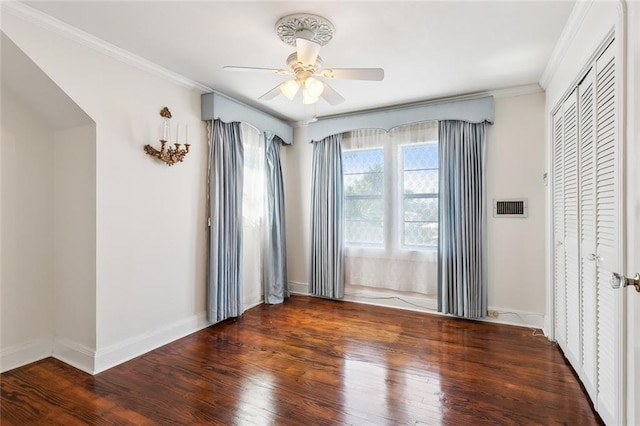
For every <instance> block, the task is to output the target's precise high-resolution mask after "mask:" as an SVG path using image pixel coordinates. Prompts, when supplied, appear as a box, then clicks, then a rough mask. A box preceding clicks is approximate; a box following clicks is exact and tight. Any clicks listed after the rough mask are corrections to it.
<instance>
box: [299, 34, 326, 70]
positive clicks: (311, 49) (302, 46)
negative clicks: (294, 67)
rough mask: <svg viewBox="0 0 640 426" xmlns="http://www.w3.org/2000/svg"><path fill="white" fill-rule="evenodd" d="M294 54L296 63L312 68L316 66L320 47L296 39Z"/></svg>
mask: <svg viewBox="0 0 640 426" xmlns="http://www.w3.org/2000/svg"><path fill="white" fill-rule="evenodd" d="M296 53H297V55H298V62H301V63H302V64H303V65H310V66H313V65H315V64H316V59H318V53H320V45H319V44H318V43H315V42H313V41H309V40H307V39H304V38H296Z"/></svg>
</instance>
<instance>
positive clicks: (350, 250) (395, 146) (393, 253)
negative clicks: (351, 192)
mask: <svg viewBox="0 0 640 426" xmlns="http://www.w3.org/2000/svg"><path fill="white" fill-rule="evenodd" d="M433 144H435V145H437V144H438V140H437V137H436V139H435V140H425V141H406V140H402V136H401V135H400V136H394V137H392V136H391V135H388V137H387V138H386V140H385V142H384V143H383V144H381V145H372V146H366V147H358V148H350V149H343V156H344V155H345V154H346V153H349V152H357V151H364V150H379V149H382V150H383V159H384V160H383V162H384V167H383V179H384V184H383V187H384V190H383V194H382V196H381V197H382V201H383V205H385V204H386V201H385V200H389V201H390V202H391V203H392V207H391V208H385V209H384V211H383V236H384V237H383V244H382V245H377V244H376V245H368V244H363V243H350V242H348V241H347V240H346V224H347V221H348V220H347V218H346V215H345V249H346V252H347V253H346V254H347V255H348V256H349V255H350V256H367V257H391V258H398V259H401V258H411V257H415V256H419V257H420V256H422V255H424V254H429V253H434V252H436V251H437V244H435V245H427V246H420V245H411V244H405V243H404V226H405V220H404V200H405V194H404V186H403V185H404V172H405V171H404V167H403V164H402V149H403V147H407V146H416V145H433ZM432 170H433V169H432ZM413 195H414V194H412V196H413ZM347 197H349V198H351V197H353V196H347V195H346V193H345V201H346V199H347ZM437 197H438V193H437V192H436V193H421V194H415V196H413V198H430V199H433V198H437ZM376 198H380V196H376ZM427 223H434V222H427ZM435 223H436V224H437V226H439V222H438V221H436V222H435Z"/></svg>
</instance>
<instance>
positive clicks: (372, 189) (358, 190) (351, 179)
mask: <svg viewBox="0 0 640 426" xmlns="http://www.w3.org/2000/svg"><path fill="white" fill-rule="evenodd" d="M343 181H344V195H346V196H349V195H382V192H383V191H384V173H383V172H382V170H381V171H380V172H375V171H373V172H371V173H353V174H346V173H345V174H344V180H343Z"/></svg>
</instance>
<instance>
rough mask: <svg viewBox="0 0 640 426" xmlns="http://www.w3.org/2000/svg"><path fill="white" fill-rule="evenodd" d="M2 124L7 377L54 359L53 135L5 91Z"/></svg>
mask: <svg viewBox="0 0 640 426" xmlns="http://www.w3.org/2000/svg"><path fill="white" fill-rule="evenodd" d="M1 121H2V135H1V136H2V180H1V181H2V183H1V184H2V276H1V284H0V285H1V289H2V299H1V305H0V308H1V318H0V319H1V327H2V329H1V331H2V333H1V340H0V348H2V360H3V365H2V370H3V371H4V370H5V369H9V368H14V367H17V366H19V365H21V364H24V363H25V362H30V361H32V360H33V359H38V358H40V357H42V356H47V355H48V354H50V353H51V340H52V336H53V330H54V316H53V312H54V310H53V305H52V303H51V301H52V300H53V219H52V212H53V179H52V176H53V161H52V158H53V146H54V145H53V141H54V134H53V131H52V130H51V128H49V127H48V126H47V125H45V124H44V123H43V122H42V121H41V120H40V119H39V117H37V116H36V115H34V114H33V113H32V112H31V110H30V109H29V108H27V107H26V106H25V105H24V104H23V103H22V102H21V101H20V100H19V98H18V97H17V96H15V95H14V94H13V93H12V92H11V90H10V89H9V88H8V87H6V86H4V85H3V86H2V116H1ZM14 355H15V356H14ZM22 355H25V357H23V356H22Z"/></svg>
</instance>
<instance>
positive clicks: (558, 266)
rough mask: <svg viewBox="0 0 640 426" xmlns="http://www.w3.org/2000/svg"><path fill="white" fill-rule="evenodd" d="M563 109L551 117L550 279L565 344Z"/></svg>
mask: <svg viewBox="0 0 640 426" xmlns="http://www.w3.org/2000/svg"><path fill="white" fill-rule="evenodd" d="M563 121H564V120H563V114H562V108H560V109H559V110H558V111H557V112H556V113H555V114H554V116H553V186H552V190H553V238H554V241H553V282H554V309H553V311H554V335H555V339H556V342H558V345H560V347H561V348H564V347H566V338H567V321H566V319H567V313H566V303H565V302H566V286H565V273H564V183H563V182H564V179H563V177H564V138H563V135H564V130H563V129H564V126H563Z"/></svg>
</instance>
